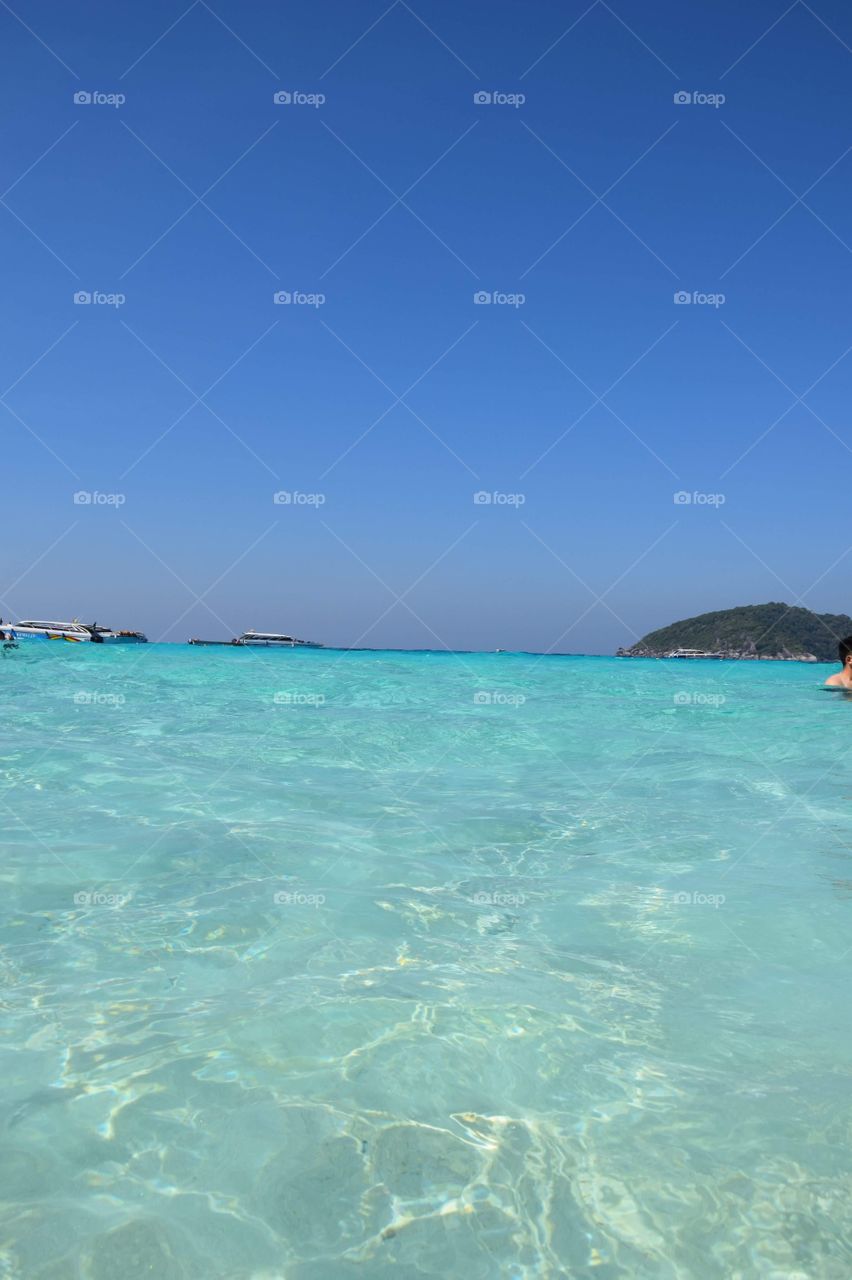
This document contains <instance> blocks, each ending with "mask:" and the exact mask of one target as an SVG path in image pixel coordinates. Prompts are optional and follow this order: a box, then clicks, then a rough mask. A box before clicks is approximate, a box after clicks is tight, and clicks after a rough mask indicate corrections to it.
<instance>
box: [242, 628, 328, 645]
mask: <svg viewBox="0 0 852 1280" xmlns="http://www.w3.org/2000/svg"><path fill="white" fill-rule="evenodd" d="M234 643H235V644H250V645H263V646H265V647H269V646H271V645H275V646H277V647H279V648H281V647H283V648H290V649H296V648H300V649H321V648H322V647H323V646H322V645H321V644H319V642H318V641H316V640H297V639H296V637H295V636H285V635H279V634H278V633H277V632H275V631H244V632H243V634H242V635H241V636H240V637H239V638H238V639H237V640H235V641H234Z"/></svg>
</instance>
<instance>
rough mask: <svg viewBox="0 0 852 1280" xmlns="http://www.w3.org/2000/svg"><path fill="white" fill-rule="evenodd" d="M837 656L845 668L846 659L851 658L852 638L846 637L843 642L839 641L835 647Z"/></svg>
mask: <svg viewBox="0 0 852 1280" xmlns="http://www.w3.org/2000/svg"><path fill="white" fill-rule="evenodd" d="M837 656H838V658H839V659H840V661H841V662H842V663H843V665H844V667H845V666H846V659H847V658H852V636H847V637H846V639H845V640H841V641H840V644H839V645H838V646H837Z"/></svg>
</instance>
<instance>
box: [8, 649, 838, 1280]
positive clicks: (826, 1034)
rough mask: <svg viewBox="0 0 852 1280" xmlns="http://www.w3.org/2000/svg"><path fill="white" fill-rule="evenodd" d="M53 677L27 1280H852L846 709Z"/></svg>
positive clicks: (15, 1054)
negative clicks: (355, 1279) (151, 1279)
mask: <svg viewBox="0 0 852 1280" xmlns="http://www.w3.org/2000/svg"><path fill="white" fill-rule="evenodd" d="M827 671H828V668H825V667H808V666H804V665H798V664H782V663H766V664H751V663H740V664H731V665H727V664H722V663H713V662H698V663H696V662H687V663H683V662H681V663H676V662H643V661H630V660H627V661H623V660H622V661H619V660H616V659H596V658H542V659H538V658H535V657H532V656H525V655H511V654H506V655H446V654H444V655H441V654H402V653H360V654H359V653H337V652H298V651H287V652H274V651H265V652H264V651H240V650H233V651H229V650H221V649H218V650H217V649H208V650H204V649H190V648H187V647H182V646H148V647H147V648H130V647H128V648H120V647H114V648H106V647H99V646H98V647H96V646H80V647H76V646H75V647H72V646H70V645H62V646H60V645H56V646H55V647H54V646H53V645H47V644H44V645H39V644H38V643H33V642H31V643H29V645H27V646H25V645H24V644H22V646H21V649H20V650H19V651H18V652H16V653H13V654H11V655H10V656H9V657H8V658H6V659H5V660H4V661H3V662H2V665H0V679H2V682H3V693H4V700H5V708H6V726H5V734H4V739H3V742H2V744H0V814H2V823H3V829H4V837H5V840H4V845H5V857H4V860H3V864H2V872H3V878H4V883H3V890H4V908H5V909H4V911H3V916H2V921H3V923H2V934H0V941H2V961H3V966H2V981H3V996H4V1004H5V1009H4V1018H3V1023H2V1042H0V1052H1V1053H2V1058H0V1081H2V1086H0V1088H2V1098H1V1099H0V1102H1V1103H2V1111H0V1123H2V1137H3V1141H2V1144H0V1199H2V1219H3V1222H2V1232H0V1242H2V1247H0V1275H1V1276H5V1277H14V1278H17V1277H26V1278H27V1280H29V1278H30V1277H43V1278H45V1280H46V1278H48V1277H49V1278H50V1280H64V1278H65V1277H76V1276H85V1277H87V1278H90V1280H107V1278H109V1280H112V1278H113V1277H120V1278H121V1280H136V1277H141V1276H149V1275H150V1276H156V1277H158V1280H172V1278H173V1277H205V1278H212V1277H235V1278H236V1277H239V1278H245V1280H249V1278H253V1280H273V1278H274V1277H287V1280H291V1278H292V1280H339V1278H340V1277H343V1278H344V1280H345V1277H347V1276H359V1277H360V1276H363V1277H381V1278H383V1280H384V1278H387V1280H390V1278H391V1277H393V1278H394V1280H397V1278H399V1277H402V1278H403V1280H405V1278H407V1277H411V1278H412V1280H414V1278H415V1277H416V1278H418V1280H419V1278H422V1277H463V1278H464V1280H478V1278H480V1277H482V1278H483V1280H486V1278H487V1280H491V1278H492V1277H506V1278H507V1280H509V1278H511V1280H515V1278H517V1280H521V1278H523V1280H533V1278H536V1280H538V1278H539V1277H563V1276H570V1277H575V1276H576V1277H589V1278H591V1277H596V1278H597V1280H614V1278H615V1277H643V1278H644V1277H648V1278H649V1280H650V1278H651V1277H653V1278H654V1280H659V1278H662V1280H668V1278H674V1277H684V1278H687V1277H688V1278H689V1280H693V1278H694V1277H699V1278H702V1280H703V1278H704V1277H720V1280H721V1278H722V1277H725V1278H726V1280H727V1278H728V1277H761V1280H763V1278H765V1277H770V1280H771V1278H773V1277H775V1278H780V1277H790V1278H796V1280H799V1278H802V1277H828V1278H829V1280H834V1278H835V1277H836V1278H837V1280H841V1278H842V1280H847V1278H848V1276H849V1274H850V1270H852V1256H850V1255H851V1254H852V1249H850V1226H852V1178H851V1177H850V1169H849V1157H848V1150H849V1136H850V1135H849V1110H848V1104H849V1097H850V1084H849V1075H848V1064H849V1060H850V1057H849V1051H850V1040H851V1039H852V1037H850V1030H849V1018H848V973H849V967H850V963H852V928H850V925H852V863H850V855H852V822H850V818H852V794H850V780H849V767H848V755H849V749H850V742H852V703H850V702H849V701H846V700H844V698H843V697H842V695H836V694H828V693H825V692H823V691H822V690H821V689H820V688H819V685H820V683H821V682H822V680H824V679H825V676H826V674H827Z"/></svg>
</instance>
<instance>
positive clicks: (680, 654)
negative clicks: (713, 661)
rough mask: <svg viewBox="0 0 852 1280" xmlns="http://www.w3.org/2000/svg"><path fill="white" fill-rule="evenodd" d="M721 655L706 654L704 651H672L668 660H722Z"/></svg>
mask: <svg viewBox="0 0 852 1280" xmlns="http://www.w3.org/2000/svg"><path fill="white" fill-rule="evenodd" d="M721 656H722V655H721V653H706V652H705V651H704V650H703V649H672V651H671V653H667V654H666V657H667V658H721Z"/></svg>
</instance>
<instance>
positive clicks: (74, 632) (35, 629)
mask: <svg viewBox="0 0 852 1280" xmlns="http://www.w3.org/2000/svg"><path fill="white" fill-rule="evenodd" d="M0 630H2V631H3V633H4V634H5V635H8V634H10V633H11V634H13V635H14V638H15V639H16V640H68V641H70V642H71V643H72V644H81V643H83V644H85V643H86V642H87V641H91V640H93V639H94V636H92V634H91V632H90V631H89V628H88V627H84V626H83V624H82V622H78V621H77V620H76V618H75V620H74V621H73V622H35V621H29V620H28V621H22V622H2V621H0Z"/></svg>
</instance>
